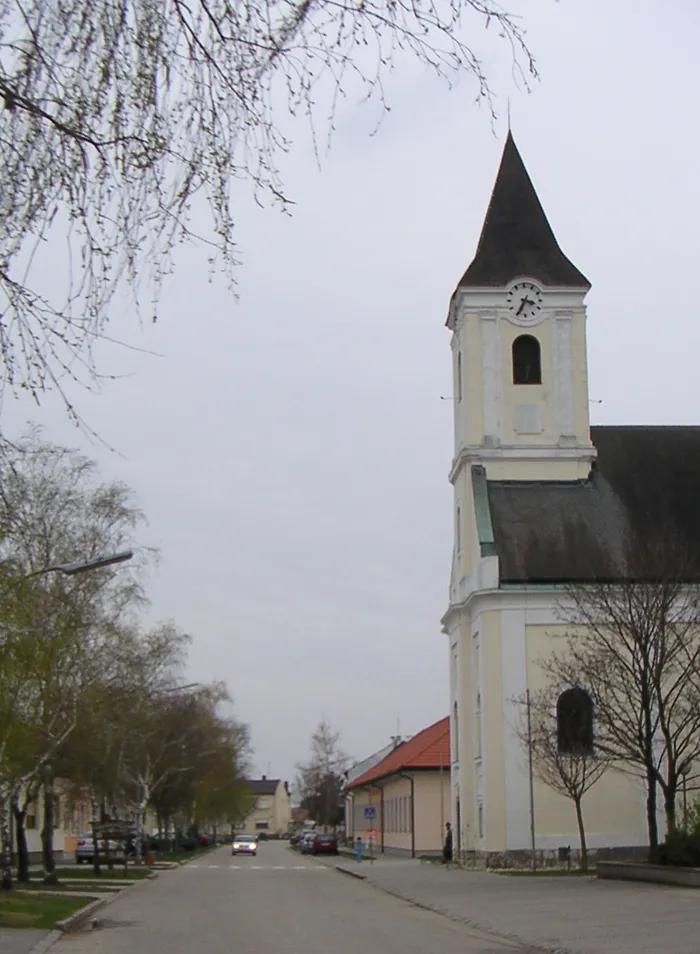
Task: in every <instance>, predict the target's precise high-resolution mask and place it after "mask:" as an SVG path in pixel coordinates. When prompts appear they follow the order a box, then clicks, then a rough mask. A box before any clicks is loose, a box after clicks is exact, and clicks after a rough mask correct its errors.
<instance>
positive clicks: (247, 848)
mask: <svg viewBox="0 0 700 954" xmlns="http://www.w3.org/2000/svg"><path fill="white" fill-rule="evenodd" d="M257 853H258V843H257V841H256V839H255V836H254V835H234V836H233V843H232V845H231V854H232V855H252V856H253V857H255V856H256V855H257Z"/></svg>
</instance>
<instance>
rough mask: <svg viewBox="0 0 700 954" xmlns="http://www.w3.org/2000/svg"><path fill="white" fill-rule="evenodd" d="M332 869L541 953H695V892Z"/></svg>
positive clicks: (399, 867) (422, 867) (394, 867)
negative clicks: (348, 872)
mask: <svg viewBox="0 0 700 954" xmlns="http://www.w3.org/2000/svg"><path fill="white" fill-rule="evenodd" d="M334 863H335V862H334ZM337 864H340V865H341V866H342V867H343V868H346V869H348V870H351V871H355V872H358V873H359V872H361V873H362V875H364V876H365V880H366V883H368V884H372V885H374V886H375V887H378V888H382V889H383V890H384V891H388V892H389V893H391V894H394V895H396V896H397V897H400V898H403V899H404V900H407V901H412V902H413V903H414V904H419V905H421V906H424V907H426V908H428V909H430V910H433V911H437V912H438V913H440V914H445V915H447V916H448V917H451V918H453V919H455V920H458V921H462V922H464V923H466V924H472V925H474V926H477V927H479V928H482V929H484V930H487V931H491V932H493V933H495V934H497V935H500V936H503V937H510V938H517V939H519V940H520V941H522V942H523V943H526V944H528V945H533V946H537V947H540V948H542V949H544V950H549V951H564V952H573V954H700V891H698V890H694V889H689V888H674V887H667V886H663V885H648V884H635V883H632V882H623V881H620V882H615V881H598V880H596V878H594V877H572V878H566V877H551V878H546V877H542V876H537V877H532V876H526V875H523V876H516V877H513V876H503V875H497V874H493V873H490V872H486V871H475V870H471V871H470V870H461V869H458V868H450V869H446V868H444V867H443V866H442V865H435V864H430V863H425V862H423V863H421V862H418V861H411V860H409V859H380V860H377V861H376V862H375V863H374V864H371V863H369V862H362V864H360V865H358V864H357V863H356V862H352V861H349V860H348V859H345V858H344V859H342V860H341V861H340V862H337Z"/></svg>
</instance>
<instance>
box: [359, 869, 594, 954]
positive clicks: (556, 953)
mask: <svg viewBox="0 0 700 954" xmlns="http://www.w3.org/2000/svg"><path fill="white" fill-rule="evenodd" d="M361 877H363V878H364V877H366V876H365V875H362V876H361ZM368 884H369V885H370V886H371V887H372V888H376V889H377V890H378V891H383V892H384V894H389V895H391V897H392V898H398V899H399V900H400V901H406V902H407V903H408V904H412V905H413V906H414V907H416V908H421V909H422V910H423V911H432V912H433V914H439V915H440V916H441V917H443V918H447V919H448V921H453V922H454V923H455V924H464V925H465V926H466V927H470V928H473V929H474V930H475V931H480V932H482V933H483V934H487V935H488V936H489V937H491V938H493V939H494V940H495V941H501V942H503V941H507V942H510V943H511V944H513V945H514V946H517V947H518V948H519V949H520V951H521V954H575V951H572V950H571V949H570V948H568V947H546V946H544V945H541V944H533V943H531V942H530V941H526V940H525V939H524V938H522V937H520V935H518V934H507V933H504V932H502V931H495V930H494V929H493V928H490V927H486V926H485V925H483V924H479V922H478V921H472V920H471V919H470V918H460V917H458V916H457V915H455V914H450V912H449V911H446V910H445V909H444V908H441V907H440V906H439V905H437V904H428V903H427V902H426V901H417V900H416V899H415V898H411V897H409V896H408V895H407V894H401V893H400V892H399V891H395V890H393V889H392V888H385V887H384V886H383V885H380V884H377V883H376V882H375V881H369V882H368Z"/></svg>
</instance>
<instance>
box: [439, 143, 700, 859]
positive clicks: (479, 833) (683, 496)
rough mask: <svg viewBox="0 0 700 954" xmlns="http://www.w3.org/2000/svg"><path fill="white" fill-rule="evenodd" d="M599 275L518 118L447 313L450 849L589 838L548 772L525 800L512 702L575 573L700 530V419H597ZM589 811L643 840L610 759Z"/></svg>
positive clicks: (580, 577)
mask: <svg viewBox="0 0 700 954" xmlns="http://www.w3.org/2000/svg"><path fill="white" fill-rule="evenodd" d="M590 287H591V286H590V283H589V281H588V279H587V278H586V277H585V276H584V275H583V273H582V272H581V271H579V269H578V268H577V267H576V266H575V265H574V264H573V263H572V262H571V261H570V260H569V259H568V258H567V257H566V256H565V254H564V253H563V251H562V250H561V248H560V247H559V244H558V242H557V240H556V238H555V236H554V233H553V231H552V229H551V227H550V225H549V222H548V221H547V217H546V215H545V212H544V210H543V208H542V205H541V204H540V200H539V198H538V195H537V193H536V191H535V188H534V186H533V184H532V181H531V180H530V177H529V175H528V172H527V170H526V168H525V165H524V163H523V161H522V158H521V156H520V154H519V152H518V149H517V147H516V144H515V141H514V139H513V137H512V135H511V134H510V132H509V133H508V137H507V140H506V143H505V147H504V150H503V155H502V159H501V164H500V168H499V170H498V174H497V177H496V181H495V185H494V187H493V192H492V194H491V199H490V203H489V206H488V211H487V213H486V218H485V221H484V223H483V228H482V230H481V236H480V238H479V242H478V246H477V250H476V254H475V256H474V259H473V261H472V262H471V264H470V265H469V267H468V268H467V270H466V271H465V273H464V275H463V277H462V279H461V280H460V282H459V284H458V286H457V288H456V290H455V292H454V294H453V296H452V299H451V302H450V307H449V314H448V318H447V327H448V328H449V330H450V331H451V335H452V337H451V347H452V364H453V382H454V398H455V399H454V440H455V446H454V457H453V461H452V466H451V470H450V475H449V479H450V482H451V484H452V486H453V494H454V504H453V506H454V514H453V515H454V547H453V560H452V574H451V581H450V590H449V607H448V609H447V612H446V613H445V615H444V617H443V620H442V623H443V631H444V632H445V633H446V634H447V636H448V638H449V654H450V715H451V723H452V757H451V760H452V766H451V781H452V806H451V808H452V810H451V815H452V818H453V819H454V826H455V841H456V848H457V849H458V850H461V851H462V852H464V851H467V852H474V853H475V854H476V855H478V856H482V857H486V858H487V859H494V858H499V857H501V856H503V855H508V856H515V855H518V853H527V852H529V851H530V849H531V846H532V843H533V834H534V847H535V850H536V851H542V852H556V850H557V849H558V848H560V847H562V846H568V845H574V846H575V845H577V844H578V836H577V828H576V820H575V815H574V809H573V806H572V804H571V802H570V801H569V800H567V799H565V798H563V797H562V796H560V795H557V794H556V793H554V792H553V791H552V790H551V789H550V788H548V787H546V786H545V785H544V784H542V783H540V782H539V781H537V780H535V783H534V786H533V792H532V797H531V792H530V784H529V779H528V766H527V761H526V758H525V755H524V753H523V747H522V745H521V743H520V741H519V738H518V734H517V731H516V726H517V723H518V720H519V711H518V709H519V707H518V705H517V701H516V700H518V699H522V698H523V697H524V696H525V693H526V691H528V690H529V691H530V692H533V691H536V690H537V689H538V688H540V687H542V686H543V685H544V684H545V683H544V675H543V673H542V670H541V667H540V666H539V665H538V660H539V659H540V658H541V657H542V656H543V655H545V654H547V653H551V652H553V651H554V652H556V651H557V646H561V645H562V643H563V639H562V637H563V636H564V635H565V631H566V628H565V627H564V626H563V625H562V607H565V604H566V599H567V596H566V593H567V590H566V588H567V585H568V584H571V583H577V584H586V583H587V582H590V581H593V580H600V579H614V580H621V579H629V578H630V570H629V568H628V565H627V564H626V562H625V559H626V558H625V552H624V541H625V539H626V538H627V539H629V535H630V534H635V533H637V534H639V533H648V532H650V531H653V530H655V531H656V532H657V533H658V532H660V531H661V530H662V528H663V527H672V528H673V531H674V534H678V536H679V537H682V538H683V539H684V541H686V543H687V544H688V545H689V546H690V547H691V548H693V549H696V550H697V545H698V543H699V542H700V509H699V508H698V506H697V501H696V497H697V487H698V484H699V481H700V428H694V427H603V426H596V427H591V426H590V424H589V393H588V374H587V352H586V305H585V299H586V295H587V293H588V291H589V289H590ZM557 640H558V642H557ZM584 695H585V690H584ZM584 810H585V816H586V830H587V838H588V844H589V847H590V848H592V849H593V850H596V849H597V850H602V849H607V850H615V849H624V850H626V851H627V850H629V849H635V848H637V849H639V848H640V847H641V846H644V845H646V843H647V828H646V824H645V811H644V790H643V786H642V783H641V781H638V780H636V779H634V778H631V777H628V776H625V775H623V774H621V773H618V772H608V773H606V774H605V775H604V776H603V778H602V779H601V780H600V781H599V782H598V783H597V784H596V785H595V786H594V787H593V788H592V789H591V790H590V792H589V793H587V794H586V796H585V799H584ZM531 826H532V828H531ZM533 828H534V832H533V830H532V829H533ZM660 830H662V831H663V819H662V816H661V814H660Z"/></svg>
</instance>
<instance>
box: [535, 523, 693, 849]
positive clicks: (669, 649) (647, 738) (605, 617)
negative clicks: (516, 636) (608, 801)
mask: <svg viewBox="0 0 700 954" xmlns="http://www.w3.org/2000/svg"><path fill="white" fill-rule="evenodd" d="M626 549H627V560H626V569H625V573H624V575H623V578H622V579H619V578H618V579H612V580H611V581H610V582H592V583H587V584H585V585H583V584H582V585H575V586H571V587H569V589H568V604H569V605H568V608H567V609H565V610H564V615H565V618H566V619H567V620H568V621H569V622H570V623H571V624H573V626H574V627H575V629H572V631H571V633H570V635H569V637H568V639H567V646H566V650H565V651H564V652H563V653H554V654H552V655H551V656H550V657H549V658H548V659H546V660H544V661H543V665H544V668H545V669H546V670H547V672H548V673H549V675H550V677H551V678H552V680H553V681H555V682H559V683H564V684H568V685H584V686H586V688H587V690H588V692H589V693H590V695H591V698H592V701H593V704H594V706H595V718H596V729H597V735H596V744H597V747H598V749H599V751H600V752H601V753H603V754H604V755H606V756H607V757H609V758H611V759H613V760H614V761H615V762H616V763H617V764H618V765H619V766H621V767H625V766H626V767H627V770H628V771H631V772H633V773H634V774H636V775H640V776H641V777H642V778H643V779H644V782H645V785H646V811H647V826H648V831H649V846H650V850H651V852H652V853H653V852H654V851H655V849H656V847H657V845H658V825H657V816H656V812H657V786H659V787H660V788H661V791H662V795H663V803H664V810H665V815H666V826H667V829H668V831H673V830H674V829H675V827H676V802H677V797H678V790H679V784H680V782H681V780H682V777H683V774H684V773H687V772H690V771H691V770H692V767H693V765H694V764H696V763H697V761H698V759H700V589H699V587H698V582H697V581H698V580H699V579H700V575H699V573H698V565H697V561H696V559H695V558H694V556H693V555H692V554H690V553H689V552H688V550H687V548H686V547H685V546H684V545H683V544H682V543H681V542H680V541H679V540H678V539H677V538H676V537H675V536H674V535H673V534H670V533H669V534H667V535H665V536H664V537H663V538H660V537H656V538H654V539H653V540H652V539H641V538H634V539H632V538H630V539H629V540H628V541H627V547H626Z"/></svg>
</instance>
